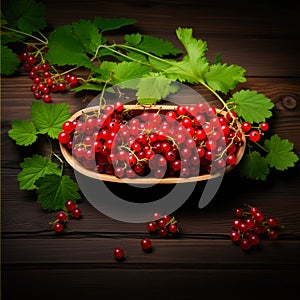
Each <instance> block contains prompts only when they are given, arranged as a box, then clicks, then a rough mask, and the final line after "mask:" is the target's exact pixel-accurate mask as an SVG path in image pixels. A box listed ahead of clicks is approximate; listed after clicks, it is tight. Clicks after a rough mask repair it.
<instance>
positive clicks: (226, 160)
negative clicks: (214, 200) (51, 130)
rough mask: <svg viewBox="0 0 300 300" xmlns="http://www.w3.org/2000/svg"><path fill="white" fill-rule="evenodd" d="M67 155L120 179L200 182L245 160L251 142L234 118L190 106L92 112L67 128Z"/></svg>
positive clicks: (62, 137) (119, 104)
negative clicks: (193, 180)
mask: <svg viewBox="0 0 300 300" xmlns="http://www.w3.org/2000/svg"><path fill="white" fill-rule="evenodd" d="M58 140H59V142H60V144H61V147H62V149H63V154H64V155H67V156H70V155H71V156H72V159H73V160H74V159H75V160H76V162H78V163H79V164H80V165H81V166H83V167H84V168H85V169H87V170H89V171H92V172H96V173H100V174H106V175H109V176H113V177H115V178H128V179H135V178H143V177H147V178H149V177H150V178H156V179H168V178H183V179H188V178H200V177H201V176H207V175H216V174H218V173H220V174H222V173H224V171H225V172H226V171H228V170H229V169H231V168H232V167H234V166H235V165H236V164H237V163H238V162H239V161H240V159H241V157H242V155H243V151H244V147H245V137H244V134H243V130H242V128H241V125H240V124H239V123H238V121H237V120H236V118H235V115H234V113H230V112H227V113H226V112H223V111H221V110H218V109H217V108H215V107H214V106H210V105H209V104H208V103H207V102H204V101H203V102H202V101H199V102H198V103H197V104H190V105H155V106H153V105H152V106H147V107H145V106H142V105H124V104H123V103H122V102H120V101H116V102H114V104H111V105H105V106H104V107H101V108H100V107H89V108H88V109H86V110H83V111H81V112H78V113H77V114H75V115H73V117H72V118H71V119H70V120H68V121H66V122H64V123H63V125H62V131H61V132H60V134H59V136H58Z"/></svg>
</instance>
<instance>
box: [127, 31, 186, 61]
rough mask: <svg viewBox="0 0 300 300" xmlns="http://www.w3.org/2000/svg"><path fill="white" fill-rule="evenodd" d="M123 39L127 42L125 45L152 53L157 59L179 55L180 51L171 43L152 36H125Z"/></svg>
mask: <svg viewBox="0 0 300 300" xmlns="http://www.w3.org/2000/svg"><path fill="white" fill-rule="evenodd" d="M124 39H125V41H126V42H127V45H132V46H135V47H136V48H138V49H141V50H143V51H146V52H149V53H152V54H154V55H157V56H159V57H162V56H164V55H178V54H180V53H181V51H180V50H179V49H178V48H176V47H175V46H173V44H172V43H171V42H169V41H167V40H165V39H162V38H158V37H155V36H152V35H145V34H133V35H125V37H124Z"/></svg>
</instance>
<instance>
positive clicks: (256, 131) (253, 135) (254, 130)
mask: <svg viewBox="0 0 300 300" xmlns="http://www.w3.org/2000/svg"><path fill="white" fill-rule="evenodd" d="M241 128H242V130H243V132H244V133H245V134H247V136H248V137H249V139H250V141H252V142H254V143H257V142H258V141H259V140H260V138H261V136H262V134H264V132H266V131H268V130H269V123H268V122H261V123H259V124H258V126H256V127H253V125H252V124H251V123H249V122H243V123H242V125H241Z"/></svg>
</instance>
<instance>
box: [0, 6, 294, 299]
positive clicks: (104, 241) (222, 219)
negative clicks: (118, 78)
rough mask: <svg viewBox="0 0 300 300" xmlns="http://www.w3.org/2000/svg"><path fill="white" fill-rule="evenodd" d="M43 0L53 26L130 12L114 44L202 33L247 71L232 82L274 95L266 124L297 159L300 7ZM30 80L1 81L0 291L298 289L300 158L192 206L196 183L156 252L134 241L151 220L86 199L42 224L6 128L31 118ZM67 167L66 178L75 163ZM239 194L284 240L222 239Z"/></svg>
mask: <svg viewBox="0 0 300 300" xmlns="http://www.w3.org/2000/svg"><path fill="white" fill-rule="evenodd" d="M43 2H44V3H45V4H46V7H47V20H48V22H49V24H50V25H51V26H53V27H55V26H57V25H64V24H68V23H71V22H73V21H79V20H80V18H84V19H88V18H90V19H92V18H93V17H94V16H101V17H131V18H135V19H136V20H137V23H136V25H134V26H131V27H130V28H126V29H124V30H121V31H117V32H115V33H114V34H111V36H110V38H112V39H114V40H116V41H118V40H121V39H122V35H123V34H124V33H125V32H127V31H130V32H135V31H139V32H142V33H145V34H152V35H156V36H158V37H162V38H166V39H168V40H170V41H172V42H173V43H174V44H175V45H176V46H178V47H181V46H180V45H179V43H178V41H177V39H176V37H175V30H176V28H177V27H179V26H180V27H192V28H193V30H194V35H195V36H196V37H197V38H202V39H204V40H206V41H207V42H208V48H209V51H208V56H209V58H213V57H214V55H216V54H217V53H222V54H223V60H224V62H227V63H228V64H231V63H234V64H238V65H241V66H243V67H244V68H245V69H246V70H247V73H246V76H247V82H246V83H245V84H242V85H240V86H239V88H250V89H254V90H256V91H258V92H261V93H264V94H265V95H266V96H267V97H269V98H270V99H272V101H273V102H274V104H275V108H274V117H273V118H272V120H271V127H272V129H271V130H272V132H273V133H275V132H276V133H278V134H279V135H280V136H281V137H282V138H288V139H289V140H290V141H292V142H293V143H294V146H295V151H296V153H297V154H298V156H300V126H299V125H300V122H299V120H300V119H299V117H300V103H299V101H300V90H299V86H300V63H299V53H300V42H299V37H300V33H299V9H298V7H297V6H295V5H294V4H290V3H289V1H284V2H280V3H274V2H271V1H177V0H174V1H166V0H165V1H154V0H152V1H91V0H90V1H89V0H88V1H75V0H73V1H71V0H65V1H54V0H51V1H48V0H47V1H43ZM228 2H229V3H228ZM269 2H270V3H269ZM126 30H127V31H126ZM30 86H31V80H30V79H29V78H28V76H27V75H26V74H25V73H23V72H20V73H18V74H17V76H14V77H13V78H2V79H1V126H2V131H1V146H2V147H1V151H2V152H1V214H2V215H1V223H2V226H1V229H2V231H1V240H2V244H1V255H2V257H1V264H2V275H1V293H2V299H4V300H19V299H22V298H23V297H24V298H27V299H43V300H44V299H67V297H69V299H74V298H75V299H79V298H80V299H121V298H124V297H125V298H126V299H153V298H159V299H201V298H202V299H217V297H218V296H219V297H220V296H224V295H228V296H230V297H234V298H236V299H237V298H238V299H262V297H263V296H264V297H265V296H266V295H268V296H270V297H273V298H270V299H278V298H274V297H276V296H278V297H279V296H284V295H287V294H290V293H291V292H292V291H295V292H296V293H298V286H299V279H298V278H299V276H298V275H299V263H300V261H299V250H300V247H299V246H300V243H299V238H300V226H299V225H300V218H299V212H300V201H299V195H300V190H299V187H300V176H299V174H300V168H299V163H298V164H297V165H296V167H295V168H292V169H290V170H288V171H286V172H284V173H280V172H273V173H272V174H271V176H270V177H269V179H268V181H267V182H265V183H260V182H254V181H247V180H245V179H241V178H240V177H239V176H238V174H237V173H236V172H234V171H233V172H231V173H229V174H227V175H226V176H225V178H224V180H223V182H222V184H221V187H220V189H219V191H218V193H217V194H216V196H215V197H214V199H213V201H212V202H211V203H210V204H209V205H208V206H206V207H205V208H204V209H199V208H198V207H197V202H198V199H199V193H200V192H201V188H202V184H199V185H198V186H197V187H196V189H195V191H194V193H193V194H192V196H191V197H190V199H189V200H188V202H187V203H185V204H184V205H183V206H182V207H181V208H180V209H178V210H177V211H176V212H174V215H175V217H176V219H177V220H178V224H179V226H180V230H181V233H180V236H179V237H178V238H176V239H162V238H159V237H153V238H152V237H151V238H152V242H153V247H154V248H153V251H152V253H144V252H143V251H141V249H140V246H139V242H140V240H141V238H143V237H149V234H148V233H147V230H146V224H144V223H142V224H134V223H123V222H120V221H116V220H114V219H111V218H109V217H107V216H105V215H103V214H102V213H101V212H99V211H97V210H96V209H95V208H94V207H93V206H92V205H91V204H90V203H89V202H88V201H87V200H86V199H85V198H84V197H83V198H82V199H81V201H80V202H79V206H80V208H81V209H82V211H83V218H82V219H81V220H71V221H70V222H69V224H68V226H67V228H66V230H65V233H64V234H63V235H61V236H57V235H56V234H54V232H53V230H52V229H51V228H50V227H49V225H48V222H49V221H52V220H53V219H54V218H55V213H47V212H44V211H43V210H42V209H41V207H40V205H39V204H38V203H37V202H36V194H35V193H34V192H26V191H20V190H19V186H18V182H17V175H18V173H19V172H20V166H19V163H20V162H22V161H23V159H24V157H26V156H29V155H30V153H29V152H28V150H26V149H24V148H21V147H18V146H16V145H15V143H14V142H13V141H12V140H11V139H10V138H9V137H8V135H7V132H8V130H9V129H10V120H13V119H26V118H29V108H30V103H31V101H32V100H33V96H32V93H31V92H30ZM195 88H196V89H198V88H199V89H201V88H200V87H195ZM208 98H209V96H208ZM81 100H82V99H81V98H80V97H79V96H78V95H74V94H72V93H67V94H57V95H55V96H54V97H53V102H54V103H59V102H68V103H69V104H70V105H71V108H72V111H73V112H75V111H76V110H78V109H79V108H82V107H83V106H84V105H86V102H85V103H82V101H81ZM37 147H39V145H38V146H37ZM67 173H68V174H70V175H71V176H72V175H73V170H72V169H71V168H67ZM245 202H246V203H249V204H252V205H256V206H258V207H260V208H261V209H262V210H263V211H264V212H265V214H266V215H272V216H275V217H277V218H278V220H279V222H280V223H281V224H283V225H285V226H286V230H285V231H284V233H283V234H282V235H281V236H280V238H279V240H277V241H270V240H263V241H262V242H261V246H260V247H259V248H258V249H255V251H251V252H249V253H247V252H245V251H242V250H241V249H240V248H239V247H237V246H235V245H233V244H232V243H231V241H230V240H229V233H230V231H231V221H232V219H233V210H234V208H236V207H239V206H242V205H243V203H245ZM118 246H121V247H123V248H124V250H125V253H126V260H125V261H123V262H121V263H119V262H116V261H115V259H114V258H113V255H112V251H113V249H114V248H115V247H118ZM21 297H22V298H21ZM204 297H205V298H204ZM218 299H219V298H218Z"/></svg>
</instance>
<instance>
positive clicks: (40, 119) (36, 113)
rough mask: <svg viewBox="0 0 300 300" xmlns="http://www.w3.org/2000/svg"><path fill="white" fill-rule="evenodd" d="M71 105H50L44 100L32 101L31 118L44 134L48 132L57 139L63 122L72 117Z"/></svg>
mask: <svg viewBox="0 0 300 300" xmlns="http://www.w3.org/2000/svg"><path fill="white" fill-rule="evenodd" d="M70 115H71V114H70V112H69V107H68V105H67V104H66V103H56V104H52V105H49V104H47V103H43V102H32V104H31V118H32V120H33V122H34V124H35V126H36V128H37V129H38V130H39V132H40V133H42V134H48V135H49V136H50V137H51V138H54V139H57V136H58V134H59V133H60V132H61V130H62V124H63V122H65V121H66V120H67V119H68V118H69V117H70Z"/></svg>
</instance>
